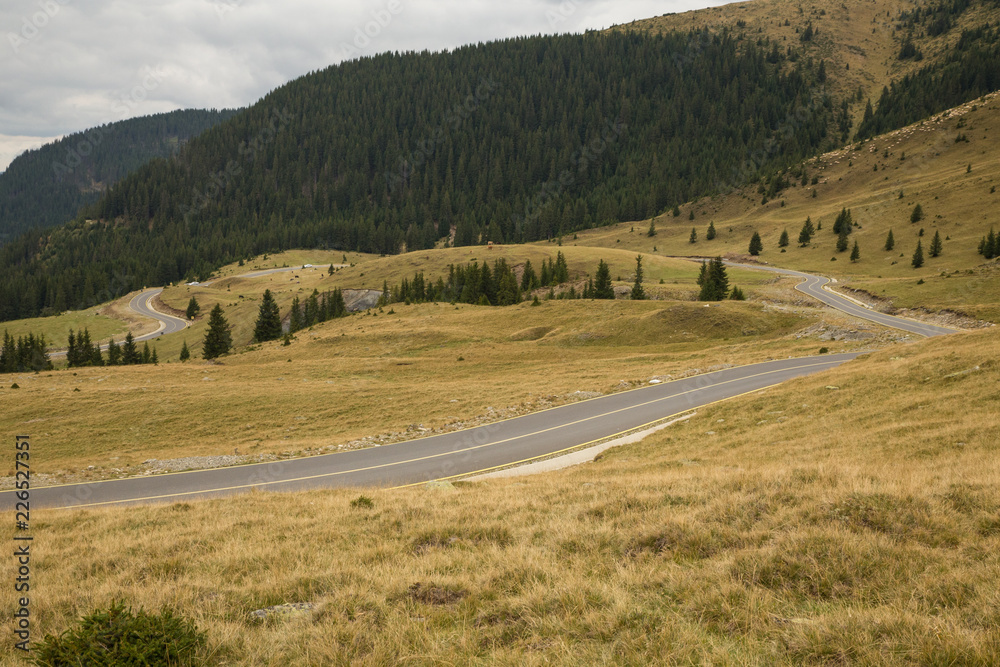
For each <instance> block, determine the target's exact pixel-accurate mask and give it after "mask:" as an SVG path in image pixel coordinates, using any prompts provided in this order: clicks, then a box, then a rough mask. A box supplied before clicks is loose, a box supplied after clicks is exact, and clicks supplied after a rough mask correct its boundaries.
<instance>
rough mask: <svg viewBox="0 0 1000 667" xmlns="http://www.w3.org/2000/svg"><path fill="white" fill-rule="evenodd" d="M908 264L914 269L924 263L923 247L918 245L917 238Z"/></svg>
mask: <svg viewBox="0 0 1000 667" xmlns="http://www.w3.org/2000/svg"><path fill="white" fill-rule="evenodd" d="M910 264H911V265H913V268H915V269H919V268H920V267H921V266H923V265H924V249H923V248H922V247H921V246H920V241H919V239H918V240H917V249H916V250H914V251H913V259H912V260H910Z"/></svg>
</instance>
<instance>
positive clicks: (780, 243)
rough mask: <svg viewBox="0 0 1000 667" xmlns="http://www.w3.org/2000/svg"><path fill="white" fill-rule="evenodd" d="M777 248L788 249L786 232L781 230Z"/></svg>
mask: <svg viewBox="0 0 1000 667" xmlns="http://www.w3.org/2000/svg"><path fill="white" fill-rule="evenodd" d="M778 247H779V248H787V247H788V230H787V229H783V230H781V236H780V237H779V238H778Z"/></svg>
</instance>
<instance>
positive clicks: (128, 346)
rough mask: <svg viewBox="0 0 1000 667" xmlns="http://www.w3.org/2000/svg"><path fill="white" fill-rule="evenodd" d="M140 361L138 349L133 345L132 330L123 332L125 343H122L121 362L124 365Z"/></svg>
mask: <svg viewBox="0 0 1000 667" xmlns="http://www.w3.org/2000/svg"><path fill="white" fill-rule="evenodd" d="M140 361H142V357H140V356H139V349H138V348H137V347H136V346H135V338H134V337H133V336H132V332H131V331H129V332H128V333H127V334H125V343H124V344H123V345H122V363H123V364H125V365H131V364H137V363H139V362H140Z"/></svg>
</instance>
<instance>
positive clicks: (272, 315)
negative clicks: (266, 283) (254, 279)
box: [253, 289, 281, 343]
mask: <svg viewBox="0 0 1000 667" xmlns="http://www.w3.org/2000/svg"><path fill="white" fill-rule="evenodd" d="M280 337H281V314H280V313H279V311H278V303H277V302H276V301H275V300H274V295H273V294H271V290H269V289H266V290H264V297H263V298H262V299H261V302H260V310H259V311H258V314H257V323H256V324H255V325H254V328H253V338H254V340H255V341H257V342H258V343H263V342H264V341H266V340H277V339H278V338H280Z"/></svg>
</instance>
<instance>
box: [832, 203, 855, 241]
mask: <svg viewBox="0 0 1000 667" xmlns="http://www.w3.org/2000/svg"><path fill="white" fill-rule="evenodd" d="M852 231H854V218H853V217H852V216H851V212H850V211H849V210H848V209H847V208H844V209H842V210H841V211H840V213H839V214H838V215H837V219H836V220H834V222H833V233H834V234H837V235H838V236H840V235H841V234H843V235H844V236H847V235H848V234H850V233H851V232H852Z"/></svg>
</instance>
